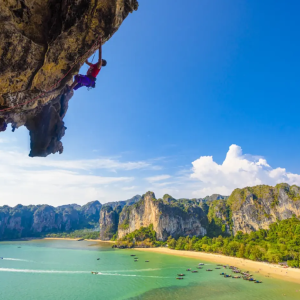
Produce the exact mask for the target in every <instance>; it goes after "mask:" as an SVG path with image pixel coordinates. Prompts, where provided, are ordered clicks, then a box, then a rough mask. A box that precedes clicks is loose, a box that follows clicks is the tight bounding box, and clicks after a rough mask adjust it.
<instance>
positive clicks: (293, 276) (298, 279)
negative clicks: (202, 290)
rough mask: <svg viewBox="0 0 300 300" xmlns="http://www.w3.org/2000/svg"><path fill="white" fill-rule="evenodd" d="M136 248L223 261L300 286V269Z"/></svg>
mask: <svg viewBox="0 0 300 300" xmlns="http://www.w3.org/2000/svg"><path fill="white" fill-rule="evenodd" d="M135 250H138V251H146V252H155V253H162V254H169V255H176V256H184V257H189V258H197V259H199V263H200V262H201V260H206V261H210V262H215V263H222V264H224V265H230V266H235V267H238V268H240V269H242V270H243V271H248V270H249V271H252V273H253V275H255V274H257V273H259V274H260V275H264V276H268V277H271V278H278V279H282V280H287V281H292V282H295V283H299V288H300V269H292V268H283V267H280V266H279V265H275V264H268V263H263V262H258V261H252V260H248V259H243V258H237V257H230V256H225V255H219V254H211V253H204V252H193V251H183V250H172V249H168V248H135Z"/></svg>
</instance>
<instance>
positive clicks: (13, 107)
mask: <svg viewBox="0 0 300 300" xmlns="http://www.w3.org/2000/svg"><path fill="white" fill-rule="evenodd" d="M100 40H101V36H100V37H99V39H97V40H96V42H95V43H94V44H93V46H92V47H91V48H90V49H89V50H88V51H87V52H85V53H84V54H83V55H82V56H80V57H79V58H78V59H77V60H76V61H75V63H74V64H73V65H72V66H71V68H70V69H69V71H68V72H67V73H66V74H65V75H64V76H63V77H62V78H61V79H59V80H58V81H57V82H56V83H55V84H54V85H52V86H51V87H50V88H49V89H48V90H47V91H45V92H43V93H41V94H40V95H38V96H37V97H35V98H33V99H30V100H28V101H25V102H23V103H20V104H18V105H15V106H12V107H8V108H5V109H2V110H0V113H1V112H7V111H11V110H13V109H15V108H18V107H20V106H23V105H26V104H28V103H31V102H33V101H36V100H38V99H40V98H41V97H43V96H44V95H45V94H47V93H49V92H50V91H52V90H53V89H54V88H55V87H57V86H58V84H59V83H60V82H61V81H62V80H63V79H64V78H65V77H66V76H67V75H68V74H69V73H70V72H71V70H72V69H73V68H74V67H75V65H76V64H77V63H78V61H79V60H81V59H82V57H84V56H85V55H86V54H88V53H89V52H90V51H91V50H92V49H93V48H94V47H95V46H96V45H97V44H98V42H100ZM94 56H95V54H94ZM94 56H93V60H94Z"/></svg>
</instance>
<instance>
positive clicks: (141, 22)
mask: <svg viewBox="0 0 300 300" xmlns="http://www.w3.org/2000/svg"><path fill="white" fill-rule="evenodd" d="M139 2H140V7H139V10H138V11H137V12H135V13H133V14H132V15H130V16H129V17H128V18H127V19H126V20H125V22H124V23H123V25H122V26H121V28H120V29H119V31H118V32H117V33H116V34H115V35H114V36H113V37H112V39H111V40H110V41H109V42H107V43H106V44H105V45H104V46H103V56H104V58H105V59H107V61H108V65H107V67H105V68H103V70H102V71H101V72H100V75H99V79H98V81H97V89H94V90H91V91H87V90H86V89H85V88H82V89H80V90H78V91H77V92H76V93H75V95H74V97H73V98H72V100H71V102H70V106H69V110H68V113H67V116H66V118H65V123H66V126H67V128H68V129H67V131H66V136H65V137H64V138H63V144H64V153H63V154H62V155H60V156H59V155H55V156H52V157H48V158H46V159H34V161H35V162H34V163H32V161H33V160H32V159H30V158H27V153H28V152H29V137H28V133H27V132H26V130H25V129H18V130H17V131H16V132H15V133H14V134H12V133H10V132H6V133H4V134H1V136H0V143H1V144H0V149H2V152H5V153H11V152H12V151H13V153H14V154H13V155H12V156H11V160H13V157H14V155H18V157H20V164H19V165H18V166H15V167H16V168H17V169H15V172H23V171H24V172H25V173H24V174H26V172H30V174H31V175H32V176H33V177H32V178H33V179H32V180H33V181H31V183H30V185H31V189H29V188H25V187H24V190H22V189H21V190H20V192H19V193H21V194H20V196H21V195H26V196H25V198H26V199H23V200H21V199H19V194H18V192H16V191H9V190H7V191H6V192H3V191H2V192H1V191H0V204H4V203H5V204H9V203H11V204H12V203H13V204H16V202H18V203H19V202H21V203H22V201H23V203H24V204H28V202H30V201H31V202H32V203H41V202H45V203H50V204H54V205H58V204H59V203H70V202H77V203H85V202H87V201H90V200H94V199H96V198H98V199H99V200H100V201H101V202H107V201H112V200H118V199H126V198H128V197H130V196H132V195H134V194H136V193H139V194H142V193H144V192H146V190H148V189H152V190H153V191H154V192H155V193H156V194H157V196H162V195H163V193H166V192H168V193H171V194H172V195H173V196H174V197H183V196H186V197H201V196H205V195H206V194H209V193H213V192H217V193H219V192H220V193H229V192H230V191H231V190H232V189H233V188H236V187H244V186H245V185H253V184H261V183H266V184H276V182H279V181H286V182H289V183H291V184H294V183H295V184H298V185H300V177H299V176H298V175H297V174H300V160H299V153H300V141H299V136H300V124H299V123H300V122H299V109H300V104H299V98H300V97H299V96H300V91H299V69H300V68H299V67H300V59H299V53H300V41H299V28H300V19H299V15H298V12H299V9H300V2H299V1H289V2H288V3H287V2H283V1H268V0H266V1H259V0H253V1H237V0H232V1H221V0H215V1H208V0H206V1H203V0H190V1H189V2H188V5H187V4H183V2H182V1H177V0H172V1H171V0H168V1H161V0H160V1H159V0H151V1H145V0H140V1H139ZM96 57H97V55H96ZM85 71H86V67H85V66H84V67H83V68H82V72H85ZM1 141H2V142H1ZM231 145H238V146H239V147H241V148H242V149H243V153H249V155H246V156H244V155H243V154H242V153H241V151H240V148H239V147H237V146H232V147H231V148H230V149H231V150H229V147H230V146H231ZM227 153H229V154H228V160H226V161H225V164H224V163H223V161H224V160H225V157H226V154H227ZM210 156H212V157H213V158H212V159H211V158H207V157H210ZM3 157H4V156H3ZM9 159H10V158H9V157H6V160H5V161H3V162H2V168H3V169H4V168H6V169H7V170H10V169H13V168H12V167H11V165H10V160H9ZM96 159H98V160H99V159H100V160H101V163H99V161H97V162H96V161H95V160H96ZM45 161H46V162H48V165H45V164H46V163H45ZM68 161H69V162H72V163H71V164H73V166H77V167H76V168H77V169H76V168H75V169H74V168H70V165H69V164H68V163H67V162H68ZM78 161H81V162H82V161H84V166H85V167H82V165H80V164H79V165H77V164H78ZM29 162H30V163H29ZM56 162H61V165H63V166H64V167H61V165H59V164H57V163H56ZM128 163H131V164H134V165H126V164H128ZM5 164H6V165H5ZM14 164H15V163H14ZM93 164H94V166H93ZM124 164H125V165H124ZM136 164H137V165H136ZM4 165H5V166H4ZM24 165H25V167H24ZM95 165H97V167H95ZM110 166H111V167H110ZM130 166H131V167H130ZM0 169H1V166H0ZM283 169H284V171H282V170H283ZM8 172H9V171H8ZM40 172H41V173H40ZM51 172H54V173H53V174H52V177H51V178H52V179H53V178H54V177H55V176H57V178H60V176H59V175H57V174H58V173H55V172H74V173H75V174H73V173H72V174H73V175H72V176H71V177H70V178H69V180H70V182H68V183H67V184H66V186H64V184H63V182H61V183H57V182H56V181H55V180H54V181H51V180H52V179H49V178H48V177H49V174H51ZM2 174H3V170H2ZM37 174H38V175H39V178H44V187H43V188H41V186H42V184H41V183H40V184H38V183H36V184H35V182H34V178H35V176H37ZM55 174H56V175H55ZM68 174H69V173H68ZM290 174H292V175H290ZM11 175H12V177H13V178H14V179H12V180H13V181H14V180H17V179H16V178H15V177H14V176H13V174H11ZM69 175H70V174H69ZM73 176H75V177H73ZM76 176H79V177H76ZM80 176H84V177H80ZM89 176H94V177H96V178H94V177H93V178H90V177H89ZM17 177H18V176H17ZM29 177H30V176H29ZM97 177H99V178H101V180H100V181H99V182H98V181H97ZM55 178H56V177H55ZM78 178H80V179H81V180H78V181H77V179H78ZM103 178H110V181H109V180H108V181H105V180H104V179H103ZM149 178H150V179H149ZM151 178H152V179H151ZM241 178H242V179H241ZM153 179H154V181H153ZM6 180H8V179H6ZM73 180H74V183H73V184H72V181H73ZM85 180H86V181H91V182H92V184H87V183H84V181H85ZM93 180H95V182H94V181H93ZM103 180H104V181H103ZM13 181H10V182H7V184H6V185H7V186H9V185H10V184H11V185H13V184H16V182H13ZM47 182H49V186H48V188H49V190H51V192H49V190H48V188H47V184H46V183H47ZM51 182H52V183H53V186H51ZM75 182H76V188H75V187H74V184H75ZM78 182H81V185H82V187H81V188H80V191H82V192H78V190H77V189H79V185H78V184H79V183H78ZM103 182H104V183H103ZM24 185H25V183H24ZM27 185H28V182H27ZM87 185H88V187H87ZM85 189H86V190H85ZM34 190H35V192H33V191H34ZM67 191H68V192H67ZM1 193H2V194H1Z"/></svg>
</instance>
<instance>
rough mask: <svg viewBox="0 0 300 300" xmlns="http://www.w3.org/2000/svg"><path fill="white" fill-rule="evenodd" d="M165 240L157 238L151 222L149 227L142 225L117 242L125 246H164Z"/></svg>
mask: <svg viewBox="0 0 300 300" xmlns="http://www.w3.org/2000/svg"><path fill="white" fill-rule="evenodd" d="M164 244H165V242H160V241H157V240H156V232H155V231H154V229H153V225H152V224H150V225H149V226H148V227H141V228H140V229H137V230H135V231H133V232H131V233H129V234H127V235H126V236H125V237H123V238H122V239H120V240H119V241H118V242H117V245H118V246H125V247H129V248H131V247H145V248H148V247H158V246H163V245H164Z"/></svg>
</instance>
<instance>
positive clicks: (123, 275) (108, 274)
mask: <svg viewBox="0 0 300 300" xmlns="http://www.w3.org/2000/svg"><path fill="white" fill-rule="evenodd" d="M96 275H100V276H101V275H102V276H122V277H143V278H170V277H163V276H144V275H133V274H118V273H105V272H103V273H102V272H98V274H96Z"/></svg>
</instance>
